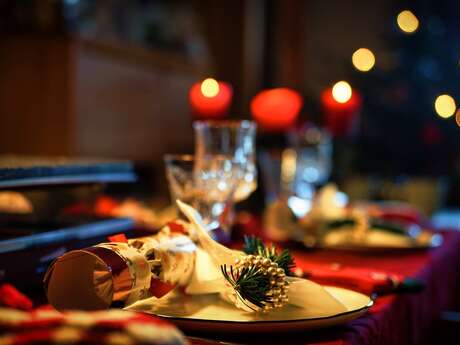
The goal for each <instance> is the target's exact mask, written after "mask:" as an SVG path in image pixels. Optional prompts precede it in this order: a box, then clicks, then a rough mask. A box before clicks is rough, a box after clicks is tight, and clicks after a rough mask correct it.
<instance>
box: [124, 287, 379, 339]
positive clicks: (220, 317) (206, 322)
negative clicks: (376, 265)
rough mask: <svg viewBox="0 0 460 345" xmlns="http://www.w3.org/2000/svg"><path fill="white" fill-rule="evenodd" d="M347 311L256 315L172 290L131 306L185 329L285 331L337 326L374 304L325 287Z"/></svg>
mask: <svg viewBox="0 0 460 345" xmlns="http://www.w3.org/2000/svg"><path fill="white" fill-rule="evenodd" d="M325 289H326V290H327V291H328V292H329V293H331V294H332V295H333V296H334V297H335V298H336V299H337V300H339V301H340V302H341V303H342V304H343V305H344V306H345V307H346V308H347V311H346V312H344V313H340V314H317V313H315V312H314V311H309V310H306V309H303V308H298V307H294V306H289V305H288V306H284V307H283V308H280V309H278V310H275V311H273V312H271V313H269V314H266V315H261V314H253V313H247V312H244V311H242V310H239V309H236V308H234V307H233V306H232V305H230V304H228V303H226V302H224V301H222V300H220V299H219V298H218V296H217V295H203V296H193V297H192V296H186V295H183V294H180V293H171V294H170V295H168V296H166V297H164V298H162V299H159V300H152V299H148V300H144V301H140V302H137V303H136V304H134V305H132V306H130V307H129V308H128V309H130V310H136V311H141V312H144V313H149V314H153V315H156V316H160V317H163V318H165V319H168V320H169V321H172V322H173V323H175V324H176V325H177V326H178V327H179V328H181V329H183V330H185V331H200V332H212V333H214V332H226V333H234V332H235V333H241V332H251V333H252V332H283V331H292V330H312V329H318V328H324V327H330V326H335V325H339V324H343V323H346V322H348V321H350V320H353V319H356V318H358V317H359V316H361V315H362V314H364V313H365V312H366V311H367V309H369V308H370V307H371V306H372V305H373V303H374V302H373V300H372V299H371V297H369V296H366V295H363V294H361V293H359V292H355V291H352V290H347V289H343V288H338V287H325Z"/></svg>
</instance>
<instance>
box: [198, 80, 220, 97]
mask: <svg viewBox="0 0 460 345" xmlns="http://www.w3.org/2000/svg"><path fill="white" fill-rule="evenodd" d="M201 93H202V94H203V95H204V96H205V97H209V98H212V97H215V96H217V94H218V93H219V83H218V82H217V80H215V79H213V78H207V79H205V80H203V82H202V83H201Z"/></svg>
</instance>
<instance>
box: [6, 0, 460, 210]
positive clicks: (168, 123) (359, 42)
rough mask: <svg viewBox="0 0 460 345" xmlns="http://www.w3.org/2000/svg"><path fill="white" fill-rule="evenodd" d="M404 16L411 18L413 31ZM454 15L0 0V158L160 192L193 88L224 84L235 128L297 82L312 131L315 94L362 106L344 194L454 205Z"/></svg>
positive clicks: (388, 8)
mask: <svg viewBox="0 0 460 345" xmlns="http://www.w3.org/2000/svg"><path fill="white" fill-rule="evenodd" d="M403 9H410V10H411V11H412V12H414V13H415V14H416V16H417V17H418V19H419V21H420V27H419V29H418V30H417V32H415V33H414V34H412V35H407V34H404V33H402V32H401V31H400V30H399V29H398V27H397V25H396V16H397V14H398V13H399V12H400V11H401V10H403ZM459 13H460V2H458V1H454V0H452V1H427V0H424V1H389V0H386V1H385V0H377V1H365V0H358V1H338V0H329V1H328V0H325V1H323V0H308V1H300V0H298V1H295V0H284V1H282V0H268V1H263V0H254V1H249V0H248V1H242V0H239V1H238V0H237V1H210V0H207V1H198V0H195V1H153V0H152V1H148V0H142V1H141V0H138V1H117V0H111V1H88V0H80V1H79V0H67V1H50V0H43V1H39V0H36V1H32V0H29V1H12V0H10V1H8V0H0V153H20V154H33V155H70V156H104V157H116V158H128V159H133V160H135V161H136V162H137V165H138V167H139V171H140V172H141V175H142V177H143V180H142V181H143V185H142V188H143V191H144V192H146V193H147V194H149V195H154V196H155V197H164V196H165V195H166V188H165V183H164V177H163V175H164V174H163V166H162V155H163V154H164V153H166V152H171V153H174V152H175V153H180V152H192V151H193V132H192V129H191V121H192V118H191V115H190V110H189V106H188V101H187V95H188V90H189V88H190V86H191V85H192V84H193V83H194V82H197V81H199V80H202V79H203V78H205V77H208V76H213V77H215V78H216V79H219V80H225V81H228V82H230V83H231V84H232V85H233V88H234V101H233V105H232V111H231V117H233V118H250V114H249V102H250V100H251V98H252V97H253V96H254V95H255V94H256V93H257V92H258V91H260V90H262V89H264V88H270V87H279V86H287V87H292V88H294V89H296V90H298V91H299V92H300V93H301V94H302V95H303V96H304V98H305V105H304V108H303V110H302V114H301V118H302V120H309V121H312V122H315V123H317V124H319V125H321V123H322V112H321V107H320V93H321V91H322V90H324V89H325V88H326V87H329V86H331V85H332V84H333V83H335V82H336V81H339V80H347V81H348V82H350V84H351V85H352V86H353V88H354V89H355V90H357V91H359V92H360V93H361V94H362V96H363V109H362V112H361V116H360V122H359V127H358V130H357V132H356V135H355V136H354V137H353V138H348V139H347V140H345V141H344V142H341V143H340V145H343V146H345V147H346V158H345V159H342V160H340V159H339V160H337V161H336V162H335V166H334V178H335V180H336V181H337V182H339V183H340V185H341V187H342V188H343V189H345V190H346V191H347V192H348V193H349V194H350V196H351V197H352V198H356V199H358V198H375V199H401V200H409V201H413V200H414V199H417V200H418V202H419V203H420V206H421V207H422V208H423V209H424V210H426V211H427V212H431V211H433V210H434V209H436V208H438V207H441V206H457V205H459V204H460V187H459V185H460V182H459V181H460V159H459V150H458V149H457V147H458V145H459V144H460V141H459V135H458V131H459V128H458V125H457V124H456V121H455V116H453V117H451V118H449V119H442V118H440V117H438V116H437V115H436V112H435V110H434V106H433V104H434V99H435V98H436V96H437V95H439V94H442V93H448V94H450V95H452V96H453V97H454V98H455V99H457V103H459V102H460V101H459V100H460V85H459V77H460V65H459V62H460V40H458V36H459V33H460V21H459V20H458V19H459V15H458V14H459ZM360 47H366V48H369V49H371V50H372V51H373V52H374V54H375V56H376V60H377V62H376V65H375V67H374V68H373V69H372V70H371V71H369V72H367V73H362V72H359V71H357V70H356V69H354V67H353V65H352V63H351V55H352V53H353V52H354V51H355V50H356V49H358V48H360ZM344 161H345V162H344Z"/></svg>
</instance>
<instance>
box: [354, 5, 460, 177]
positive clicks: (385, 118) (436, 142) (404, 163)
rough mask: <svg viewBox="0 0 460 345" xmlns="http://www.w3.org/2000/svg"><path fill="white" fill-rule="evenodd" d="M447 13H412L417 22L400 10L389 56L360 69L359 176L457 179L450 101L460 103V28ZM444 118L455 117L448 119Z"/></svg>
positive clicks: (392, 25)
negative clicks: (448, 176)
mask: <svg viewBox="0 0 460 345" xmlns="http://www.w3.org/2000/svg"><path fill="white" fill-rule="evenodd" d="M454 6H456V7H458V5H454ZM446 11H447V9H446V8H444V11H441V12H440V14H439V16H436V15H435V14H434V13H436V11H435V9H430V10H428V9H425V11H424V12H423V13H429V15H423V13H420V14H418V13H417V12H415V11H414V13H417V17H415V15H414V14H413V13H412V12H410V11H404V12H402V13H400V14H399V16H397V15H396V14H397V13H398V12H396V14H395V16H394V18H393V22H392V23H389V25H388V34H387V35H388V36H387V37H385V40H386V42H388V43H389V45H388V47H389V50H388V51H387V52H385V53H384V54H382V55H381V56H377V57H376V59H377V63H376V65H375V67H374V68H371V69H370V70H369V71H367V72H362V71H359V70H358V69H357V68H356V70H355V73H354V74H353V76H352V80H351V82H352V85H353V86H354V87H355V88H356V89H358V90H360V91H361V93H362V94H363V96H364V108H363V113H362V117H361V128H360V135H359V139H358V142H357V145H356V150H357V152H356V160H355V165H356V169H357V170H358V171H360V172H365V173H371V174H375V173H377V174H379V175H381V176H389V175H390V176H391V174H392V173H393V174H394V172H395V171H398V172H399V173H402V174H410V175H440V174H453V173H454V171H455V162H456V161H457V160H458V144H460V140H459V131H460V129H459V128H458V126H457V124H456V120H455V112H456V107H455V106H454V105H453V104H452V101H453V100H455V99H456V100H457V102H459V101H460V90H459V87H460V85H459V81H460V78H459V77H460V66H459V57H460V50H459V49H458V48H459V47H458V46H459V45H458V43H457V42H456V39H455V33H458V32H459V30H458V23H457V22H456V21H453V20H450V16H451V15H450V12H449V11H447V13H446ZM457 13H458V12H457ZM379 60H380V61H379ZM355 67H356V64H355ZM443 94H447V95H450V96H451V97H452V99H451V98H449V97H446V96H444V97H441V98H440V99H439V100H438V103H439V104H438V107H437V108H436V109H435V101H436V99H437V97H438V96H440V95H443ZM439 112H440V113H441V115H442V116H444V117H447V116H448V115H451V116H450V117H449V118H442V117H441V115H439ZM393 177H394V176H393Z"/></svg>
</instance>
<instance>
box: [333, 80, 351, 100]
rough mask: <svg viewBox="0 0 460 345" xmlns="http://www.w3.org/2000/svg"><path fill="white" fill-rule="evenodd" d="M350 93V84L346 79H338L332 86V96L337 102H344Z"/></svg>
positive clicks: (349, 96)
mask: <svg viewBox="0 0 460 345" xmlns="http://www.w3.org/2000/svg"><path fill="white" fill-rule="evenodd" d="M351 94H352V90H351V86H350V84H348V83H347V82H346V81H343V80H342V81H339V82H337V83H335V84H334V86H333V87H332V97H333V98H334V99H335V100H336V101H337V102H339V103H346V102H348V101H349V100H350V98H351Z"/></svg>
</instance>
